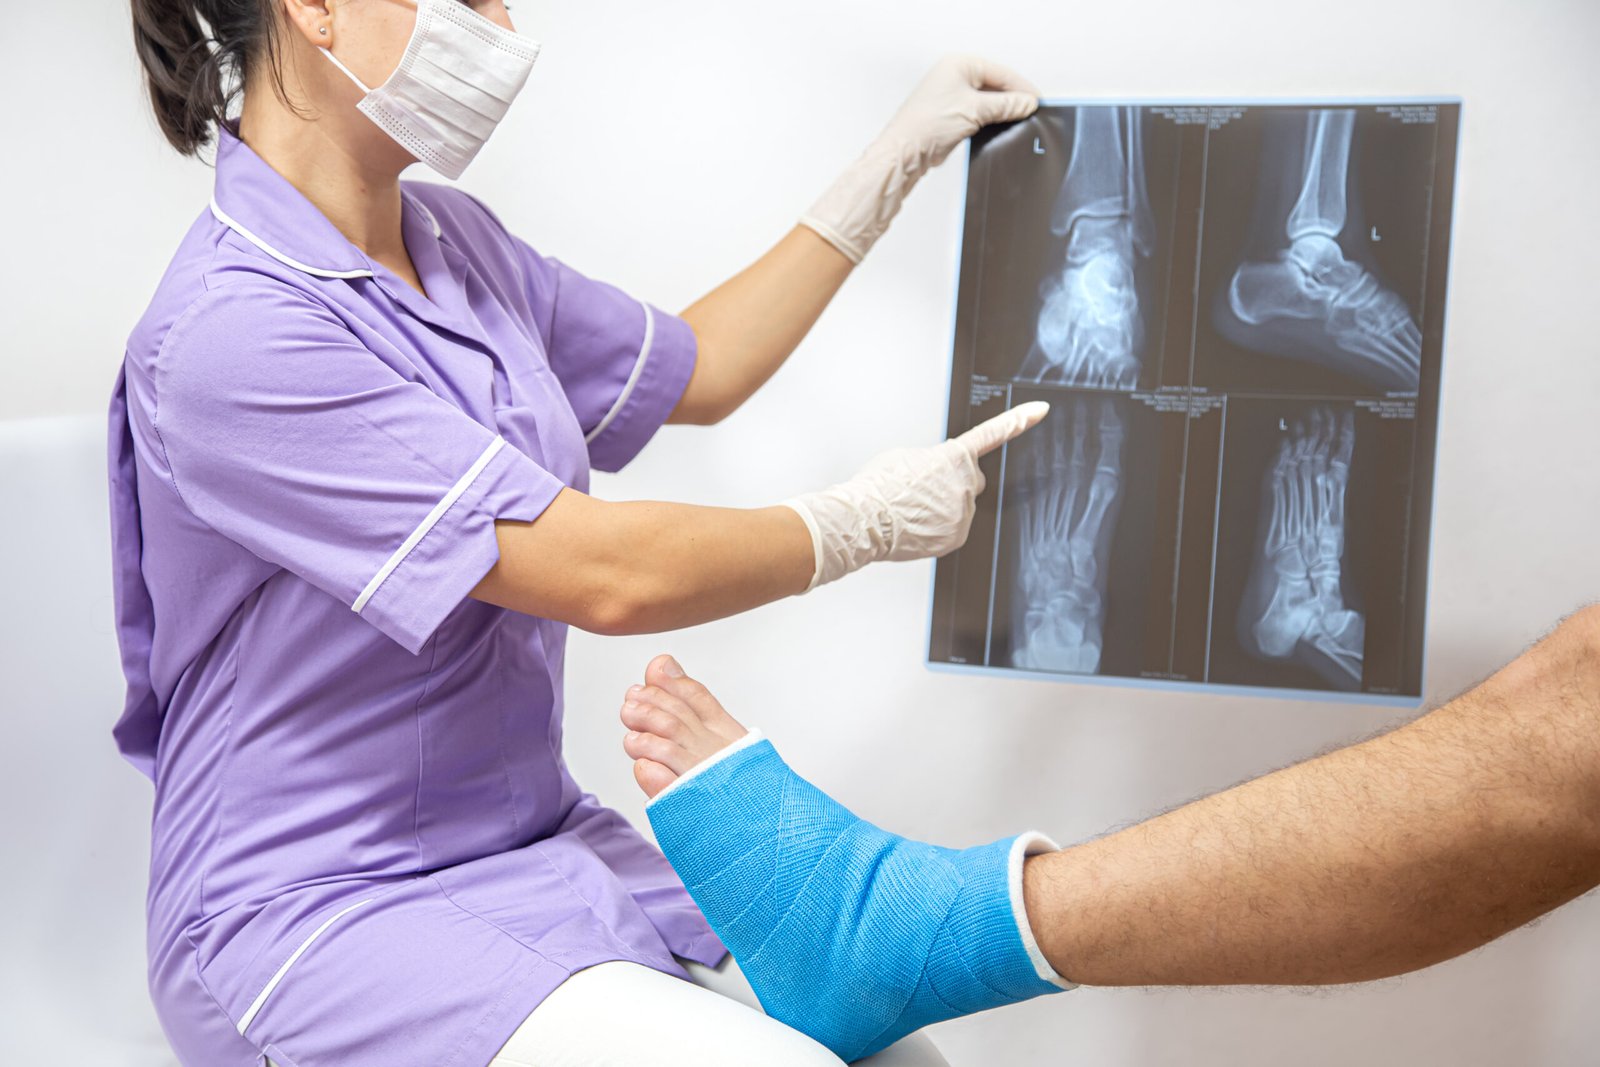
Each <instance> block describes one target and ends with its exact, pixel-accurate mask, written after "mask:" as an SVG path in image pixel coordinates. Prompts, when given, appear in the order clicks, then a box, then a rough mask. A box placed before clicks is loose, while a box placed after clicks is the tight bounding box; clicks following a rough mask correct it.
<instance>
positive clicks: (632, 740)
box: [622, 730, 700, 774]
mask: <svg viewBox="0 0 1600 1067" xmlns="http://www.w3.org/2000/svg"><path fill="white" fill-rule="evenodd" d="M622 751H624V752H626V753H627V754H628V755H629V756H632V757H633V758H634V759H636V760H640V759H643V760H652V761H654V762H656V763H659V764H662V765H663V766H665V767H666V768H667V769H669V770H670V771H672V773H673V774H683V773H684V772H685V771H687V770H689V768H691V767H693V766H694V765H695V764H696V763H699V762H700V758H699V757H698V756H695V755H691V754H690V753H689V752H687V751H686V750H685V749H684V748H683V746H681V745H678V744H676V743H675V742H672V741H668V740H667V739H666V738H664V737H661V736H659V735H657V734H652V733H647V732H645V731H642V730H631V731H629V733H628V736H626V737H624V738H623V739H622Z"/></svg>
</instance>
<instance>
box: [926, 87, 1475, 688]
mask: <svg viewBox="0 0 1600 1067" xmlns="http://www.w3.org/2000/svg"><path fill="white" fill-rule="evenodd" d="M1459 120H1460V107H1459V104H1456V103H1453V102H1446V101H1439V102H1407V103H1395V104H1371V103H1363V104H1345V103H1330V104H1316V105H1258V104H1249V103H1237V104H1235V103H1228V104H1207V105H1192V104H1186V105H1171V106H1163V105H1150V104H1140V105H1127V104H1099V103H1095V104H1047V105H1046V106H1045V107H1042V108H1041V109H1040V111H1039V112H1038V113H1037V114H1036V115H1034V116H1033V117H1032V118H1030V119H1028V120H1025V121H1023V122H1020V123H1016V124H1014V125H1011V126H1008V127H1005V128H1001V129H993V130H988V131H985V132H984V133H982V134H980V135H979V136H978V137H977V138H976V139H975V140H974V142H973V146H972V150H971V158H970V163H969V169H968V179H967V202H966V221H965V230H964V237H963V244H962V253H961V266H960V272H961V273H960V286H959V292H958V302H957V309H956V336H955V352H954V361H953V367H952V378H951V391H950V396H951V402H950V430H951V432H952V433H955V432H960V431H961V430H964V429H966V428H967V427H969V426H971V425H975V424H976V423H977V422H978V421H981V420H982V419H983V418H985V417H987V416H988V415H989V414H991V413H994V412H998V411H1000V410H1003V409H1004V408H1005V407H1007V406H1008V405H1010V404H1014V403H1021V402H1023V401H1025V400H1034V399H1044V400H1049V401H1051V403H1052V404H1053V409H1052V413H1051V416H1050V418H1049V419H1048V420H1046V422H1045V423H1043V424H1041V425H1040V426H1039V427H1038V428H1036V429H1035V430H1034V431H1033V432H1031V433H1030V434H1028V435H1025V436H1024V437H1023V438H1021V439H1019V440H1018V441H1016V442H1014V443H1013V444H1012V445H1010V446H1008V447H1007V448H1006V449H1005V450H1004V451H1003V452H1002V453H1001V454H999V455H996V456H991V457H990V458H989V459H988V460H987V461H986V463H987V464H988V468H987V469H988V470H989V475H990V481H991V484H997V485H998V486H999V489H998V491H995V492H991V493H989V494H986V496H985V497H984V499H983V500H981V501H980V510H979V515H978V518H977V520H976V522H975V524H974V527H973V534H972V537H971V538H970V539H969V541H968V543H967V545H966V546H965V547H963V548H962V549H961V550H960V551H959V552H956V553H954V554H952V555H951V556H949V557H946V558H945V559H943V560H941V561H940V562H939V565H938V567H937V570H936V577H935V588H934V603H933V620H932V629H931V637H930V647H929V658H930V662H932V663H934V664H939V665H953V666H961V667H968V668H984V669H993V670H1002V671H1011V672H1026V673H1030V674H1043V675H1052V676H1060V677H1068V678H1088V677H1094V678H1102V679H1105V678H1121V679H1133V680H1142V681H1147V682H1173V683H1182V684H1189V685H1194V684H1208V685H1222V686H1241V687H1249V688H1252V689H1271V690H1309V691H1321V692H1327V693H1340V694H1363V695H1365V696H1366V697H1368V698H1370V699H1376V700H1386V701H1400V702H1405V700H1406V698H1418V697H1420V695H1421V687H1422V677H1421V674H1422V648H1423V632H1424V608H1425V601H1426V576H1427V561H1428V542H1429V533H1430V530H1429V524H1430V521H1431V507H1432V492H1433V459H1434V451H1435V440H1436V436H1437V425H1438V387H1439V371H1440V362H1441V356H1442V333H1443V322H1444V303H1445V291H1446V274H1445V265H1446V264H1447V263H1448V261H1449V240H1450V222H1451V215H1452V207H1453V197H1454V181H1455V158H1456V142H1457V130H1458V127H1459Z"/></svg>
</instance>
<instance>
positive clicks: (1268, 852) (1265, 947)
mask: <svg viewBox="0 0 1600 1067" xmlns="http://www.w3.org/2000/svg"><path fill="white" fill-rule="evenodd" d="M1597 883H1600V621H1597V617H1596V614H1595V610H1594V609H1590V610H1589V611H1586V612H1584V613H1581V614H1580V615H1578V616H1575V617H1574V618H1573V619H1571V620H1569V621H1568V622H1567V623H1566V624H1564V625H1563V626H1562V627H1561V628H1560V629H1558V630H1557V631H1556V632H1555V633H1554V634H1553V635H1552V636H1551V637H1549V638H1548V639H1546V640H1545V641H1543V642H1541V643H1540V644H1539V645H1538V646H1536V647H1535V648H1534V649H1532V650H1531V651H1530V652H1528V653H1527V654H1526V655H1524V656H1523V657H1521V658H1520V659H1518V660H1517V661H1515V662H1514V663H1512V664H1511V665H1510V666H1508V667H1507V668H1505V669H1504V670H1502V671H1500V672H1499V673H1498V674H1496V675H1495V676H1494V677H1493V678H1491V679H1490V680H1489V681H1487V682H1485V683H1484V684H1483V685H1482V686H1480V687H1479V688H1478V689H1476V690H1474V691H1472V692H1470V693H1468V694H1466V695H1464V696H1462V697H1460V698H1458V699H1457V700H1455V701H1452V702H1451V703H1450V704H1447V705H1445V706H1444V707H1442V708H1440V709H1439V710H1437V711H1435V712H1433V713H1431V714H1429V715H1427V716H1424V717H1423V718H1421V719H1419V720H1417V721H1416V722H1414V723H1412V724H1411V725H1409V726H1406V727H1404V728H1402V729H1400V730H1396V731H1394V732H1393V733H1390V734H1387V735H1384V736H1382V737H1379V738H1376V739H1374V740H1371V741H1368V742H1365V743H1363V744H1360V745H1356V746H1355V747H1353V748H1348V749H1344V750H1342V751H1339V752H1334V753H1332V754H1330V755H1327V756H1323V757H1321V758H1319V759H1315V760H1311V761H1310V762H1307V763H1303V764H1300V765H1298V766H1295V767H1291V768H1288V769H1287V770H1283V771H1279V772H1277V773H1276V774H1272V775H1268V776H1267V777H1265V778H1262V779H1259V780H1257V781H1253V782H1248V783H1246V784H1244V785H1242V786H1239V787H1237V788H1234V789H1231V790H1228V791H1227V792H1224V793H1220V794H1218V795H1217V796H1214V797H1210V798H1207V799H1205V800H1202V801H1199V802H1197V803H1194V804H1190V805H1188V806H1187V807H1184V808H1180V809H1178V810H1176V811H1173V812H1170V813H1168V814H1166V815H1163V816H1161V817H1159V818H1156V819H1153V820H1151V821H1149V822H1147V823H1144V824H1142V825H1139V826H1135V827H1133V828H1131V829H1128V830H1124V831H1122V832H1120V833H1117V834H1114V835H1112V836H1110V837H1107V838H1104V839H1102V840H1099V841H1095V842H1091V843H1089V844H1087V845H1083V846H1080V847H1078V848H1074V849H1068V850H1066V851H1063V852H1058V853H1052V854H1049V855H1045V856H1039V857H1036V858H1034V859H1032V860H1030V861H1029V864H1028V868H1027V872H1026V877H1025V890H1026V896H1027V908H1028V915H1029V918H1030V922H1031V925H1032V926H1033V928H1034V931H1035V933H1036V935H1037V936H1038V940H1039V942H1040V945H1041V947H1042V948H1043V950H1044V952H1045V954H1046V955H1047V956H1048V958H1049V959H1050V961H1051V963H1052V964H1053V965H1054V966H1055V967H1056V968H1057V969H1058V970H1059V971H1060V972H1061V973H1062V974H1064V975H1066V976H1067V977H1068V978H1071V979H1073V980H1074V981H1078V982H1082V983H1085V984H1090V985H1221V984H1233V983H1247V984H1329V983H1342V982H1355V981H1364V980H1369V979H1376V978H1382V977H1387V976H1391V975H1395V974H1400V973H1403V972H1406V971H1411V970H1415V969H1417V968H1420V967H1425V966H1428V965H1430V964H1433V963H1436V962H1439V961H1441V960H1444V959H1448V958H1450V957H1453V956H1456V955H1459V954H1460V953H1463V952H1466V951H1469V950H1471V949H1474V948H1476V947H1478V946H1480V945H1482V944H1484V943H1486V942H1488V941H1490V940H1492V939H1493V938H1495V937H1498V936H1500V935H1501V934H1504V933H1506V932H1507V931H1509V930H1512V929H1515V928H1516V927H1518V926H1521V925H1522V924H1524V923H1526V922H1529V921H1530V920H1532V919H1534V918H1536V917H1537V916H1539V915H1542V914H1544V913H1545V912H1547V911H1549V910H1550V909H1552V908H1554V907H1557V906H1558V905H1560V904H1563V903H1565V902H1566V901H1568V900H1571V899H1572V898H1574V897H1577V896H1579V895H1581V894H1583V893H1585V892H1587V891H1588V890H1590V889H1592V888H1593V887H1594V886H1595V885H1596V884H1597Z"/></svg>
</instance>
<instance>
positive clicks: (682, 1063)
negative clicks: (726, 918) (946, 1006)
mask: <svg viewBox="0 0 1600 1067" xmlns="http://www.w3.org/2000/svg"><path fill="white" fill-rule="evenodd" d="M684 966H685V967H686V968H687V969H688V971H689V976H690V977H691V978H693V979H694V983H695V984H693V985H691V984H689V983H688V982H685V981H682V980H680V979H677V978H673V977H672V976H671V975H667V974H662V973H661V972H660V971H652V970H651V969H650V968H648V967H641V966H639V965H638V964H636V963H602V964H601V965H599V966H598V967H590V968H589V969H588V970H584V971H579V972H578V973H577V974H575V975H573V976H572V977H571V978H568V979H567V980H566V981H565V982H563V983H562V984H561V986H560V988H558V989H557V990H556V991H555V992H554V993H552V994H550V996H548V997H546V998H545V1001H544V1003H542V1004H540V1005H539V1006H538V1007H537V1008H535V1009H534V1010H533V1014H532V1015H530V1016H528V1018H527V1021H525V1022H524V1023H523V1024H522V1026H521V1027H519V1028H518V1030H517V1032H516V1033H515V1034H513V1035H512V1036H511V1040H510V1041H508V1042H506V1046H505V1048H503V1049H501V1050H500V1055H499V1056H497V1057H495V1060H494V1062H493V1063H491V1064H490V1065H489V1067H640V1065H642V1064H649V1065H650V1067H751V1065H753V1064H759V1065H760V1067H840V1064H841V1061H840V1059H839V1058H838V1057H837V1056H835V1055H834V1054H833V1053H831V1052H829V1051H828V1050H827V1049H825V1048H823V1047H822V1046H821V1045H819V1044H817V1043H816V1042H815V1041H813V1040H811V1039H810V1038H809V1037H806V1036H805V1035H804V1034H802V1033H801V1032H800V1031H798V1030H791V1029H790V1028H789V1027H787V1026H785V1025H783V1024H782V1023H780V1022H777V1021H776V1020H773V1019H769V1018H767V1016H766V1014H765V1013H763V1012H762V1010H761V1006H760V1001H758V1000H757V999H756V995H755V991H754V990H752V989H751V988H750V983H749V982H748V981H746V980H745V977H744V974H743V973H741V972H740V970H739V965H738V964H736V963H734V962H733V957H732V956H729V957H728V958H727V959H725V960H724V961H723V962H722V965H721V966H720V967H718V968H716V969H715V970H713V969H712V968H710V967H702V966H701V965H699V964H698V963H685V964H684ZM861 1062H862V1063H863V1064H869V1065H871V1067H949V1064H948V1063H947V1062H946V1061H945V1058H944V1057H943V1056H941V1055H939V1052H938V1050H937V1049H935V1048H934V1047H933V1042H931V1041H929V1040H928V1039H927V1037H925V1036H924V1035H922V1034H915V1035H913V1036H911V1037H908V1038H906V1039H905V1040H904V1041H901V1042H899V1043H898V1044H896V1045H895V1046H894V1047H892V1048H888V1049H885V1050H884V1051H882V1052H880V1053H878V1054H877V1055H876V1056H873V1057H872V1058H871V1059H867V1060H862V1061H861Z"/></svg>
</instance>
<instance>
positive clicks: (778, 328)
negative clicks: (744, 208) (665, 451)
mask: <svg viewBox="0 0 1600 1067" xmlns="http://www.w3.org/2000/svg"><path fill="white" fill-rule="evenodd" d="M852 269H853V264H852V263H851V262H850V260H849V259H847V258H846V257H845V255H844V254H843V253H842V252H840V251H839V250H838V249H836V248H834V247H833V245H831V244H829V243H828V242H827V241H824V240H823V239H822V238H821V237H819V236H817V234H816V233H815V232H814V231H812V230H810V229H808V228H806V227H804V226H796V227H795V228H794V229H793V230H791V231H790V232H789V234H788V235H787V236H786V237H784V238H783V240H781V241H779V242H778V243H777V244H776V245H775V246H773V248H772V250H771V251H769V252H768V253H767V254H766V255H764V256H762V257H761V258H760V259H759V260H757V261H756V262H755V263H753V264H751V265H750V266H749V267H748V268H746V269H745V270H744V271H742V272H741V273H739V274H738V275H736V276H735V277H734V278H732V279H731V280H729V281H727V282H725V283H724V284H723V285H721V286H719V287H718V288H716V289H715V290H713V291H712V292H711V293H709V294H707V295H706V296H705V297H703V298H702V299H700V300H699V301H697V302H696V303H695V304H694V305H693V306H692V307H690V308H689V309H688V310H687V311H685V312H684V313H683V320H684V321H685V322H687V323H688V324H689V326H690V327H691V328H692V329H693V330H694V333H695V337H696V338H697V339H698V341H699V356H698V358H697V359H696V361H695V369H694V376H693V378H691V379H690V381H689V386H688V388H687V389H686V390H685V391H684V394H683V399H682V400H681V401H679V403H678V407H677V409H676V410H675V411H673V413H672V416H671V418H670V419H669V420H668V421H670V422H675V423H691V424H695V425H709V424H711V423H715V422H720V421H721V420H722V419H724V418H726V417H727V416H728V415H730V414H732V413H733V411H735V410H736V409H737V408H738V407H739V406H740V405H741V404H743V403H744V402H745V401H746V400H748V399H749V398H750V396H751V395H752V394H753V393H754V392H755V391H756V390H757V389H759V388H761V386H762V385H764V384H766V382H767V380H768V379H770V378H771V377H772V376H773V375H774V374H776V373H777V371H778V368H779V367H781V366H783V363H784V360H786V359H788V358H789V356H790V354H792V353H793V352H794V350H795V348H796V347H798V346H799V344H800V342H801V341H802V340H804V339H805V336H806V334H807V333H809V332H810V330H811V327H812V326H813V325H815V324H816V321H817V319H818V318H819V317H820V316H821V315H822V312H823V310H824V309H825V308H826V307H827V306H828V302H829V301H831V300H832V299H833V297H834V294H835V293H837V292H838V291H839V287H840V286H841V285H843V284H844V281H845V279H846V278H848V277H849V276H850V271H851V270H852Z"/></svg>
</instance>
